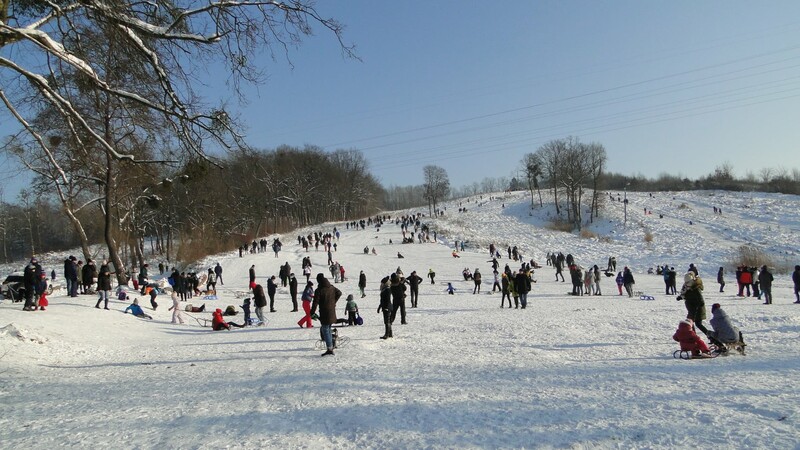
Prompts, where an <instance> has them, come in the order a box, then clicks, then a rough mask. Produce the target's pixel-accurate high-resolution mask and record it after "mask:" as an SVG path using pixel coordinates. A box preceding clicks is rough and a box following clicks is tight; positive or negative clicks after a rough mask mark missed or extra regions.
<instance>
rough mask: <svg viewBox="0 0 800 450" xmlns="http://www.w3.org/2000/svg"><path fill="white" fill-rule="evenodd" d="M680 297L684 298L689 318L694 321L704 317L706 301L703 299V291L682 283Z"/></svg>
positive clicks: (699, 320) (701, 319)
mask: <svg viewBox="0 0 800 450" xmlns="http://www.w3.org/2000/svg"><path fill="white" fill-rule="evenodd" d="M681 297H682V298H683V300H684V304H685V305H686V311H687V312H688V313H689V318H690V319H692V320H694V321H695V322H701V321H703V320H705V319H706V303H705V301H704V300H703V293H702V292H700V289H698V288H697V286H695V285H689V286H687V285H686V284H684V286H683V288H681Z"/></svg>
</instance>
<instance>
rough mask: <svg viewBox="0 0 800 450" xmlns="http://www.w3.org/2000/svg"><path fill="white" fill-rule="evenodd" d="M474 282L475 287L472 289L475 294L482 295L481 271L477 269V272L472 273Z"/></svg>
mask: <svg viewBox="0 0 800 450" xmlns="http://www.w3.org/2000/svg"><path fill="white" fill-rule="evenodd" d="M472 282H473V283H475V287H473V288H472V293H473V294H476V293H477V294H480V293H481V271H480V269H478V268H477V267H476V268H475V272H472Z"/></svg>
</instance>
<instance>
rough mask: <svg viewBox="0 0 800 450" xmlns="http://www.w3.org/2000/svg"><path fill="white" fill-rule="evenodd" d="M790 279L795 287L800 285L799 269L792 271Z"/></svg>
mask: <svg viewBox="0 0 800 450" xmlns="http://www.w3.org/2000/svg"><path fill="white" fill-rule="evenodd" d="M792 281H793V282H794V286H795V289H796V288H798V287H800V270H795V271H794V272H792Z"/></svg>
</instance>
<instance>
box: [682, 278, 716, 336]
mask: <svg viewBox="0 0 800 450" xmlns="http://www.w3.org/2000/svg"><path fill="white" fill-rule="evenodd" d="M699 279H700V277H697V276H696V275H695V274H694V272H686V274H685V275H684V276H683V287H681V294H680V295H679V296H678V298H677V300H683V301H684V305H685V306H686V313H687V315H686V317H687V318H688V319H692V321H693V323H694V324H695V325H696V326H697V328H699V329H700V331H702V332H703V334H705V335H706V336H708V333H709V332H708V329H707V328H706V327H704V326H703V320H705V319H706V303H705V301H704V300H703V292H702V289H703V288H702V286H703V285H702V282H700V281H698V280H699Z"/></svg>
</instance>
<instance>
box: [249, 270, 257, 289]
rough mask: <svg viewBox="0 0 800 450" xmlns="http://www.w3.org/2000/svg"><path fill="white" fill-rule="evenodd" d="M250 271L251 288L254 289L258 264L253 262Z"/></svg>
mask: <svg viewBox="0 0 800 450" xmlns="http://www.w3.org/2000/svg"><path fill="white" fill-rule="evenodd" d="M248 272H249V275H250V289H253V286H255V285H256V265H255V264H253V265H252V266H250V270H249V271H248Z"/></svg>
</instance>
